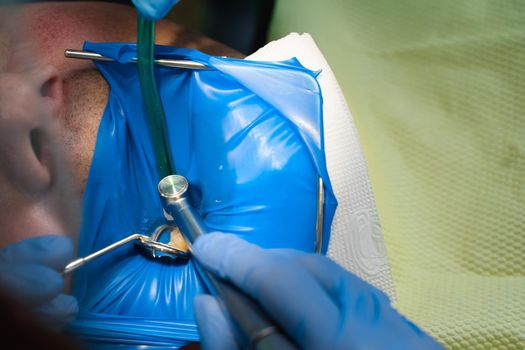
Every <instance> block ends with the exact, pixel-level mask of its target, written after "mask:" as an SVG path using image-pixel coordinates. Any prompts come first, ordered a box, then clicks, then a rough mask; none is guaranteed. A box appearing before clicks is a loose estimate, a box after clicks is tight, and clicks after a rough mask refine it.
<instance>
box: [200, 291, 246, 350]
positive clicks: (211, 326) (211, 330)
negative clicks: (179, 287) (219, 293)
mask: <svg viewBox="0 0 525 350" xmlns="http://www.w3.org/2000/svg"><path fill="white" fill-rule="evenodd" d="M193 311H194V315H195V321H196V322H197V326H198V327H199V334H200V337H201V348H202V349H203V350H208V349H219V350H222V349H224V350H227V349H238V346H237V343H236V342H235V338H234V336H233V332H232V330H231V328H230V321H229V320H228V318H227V316H226V314H225V313H224V312H223V311H222V308H221V306H220V304H219V302H218V300H217V299H216V298H215V297H213V296H211V295H198V296H196V297H195V298H194V299H193Z"/></svg>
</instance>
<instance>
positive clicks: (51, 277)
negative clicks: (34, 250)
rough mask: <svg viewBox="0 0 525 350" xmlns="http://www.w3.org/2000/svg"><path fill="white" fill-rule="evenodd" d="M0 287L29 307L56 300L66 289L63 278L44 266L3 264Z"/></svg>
mask: <svg viewBox="0 0 525 350" xmlns="http://www.w3.org/2000/svg"><path fill="white" fill-rule="evenodd" d="M0 285H1V286H2V288H3V289H5V290H6V291H7V292H8V293H10V294H11V295H13V296H14V297H15V298H16V299H18V300H20V301H21V302H23V303H25V304H27V305H31V306H34V305H39V304H42V303H45V302H47V301H49V300H51V299H52V298H54V297H55V296H56V295H57V294H59V293H60V291H61V290H62V289H63V288H64V280H63V279H62V276H61V275H60V274H59V273H58V272H56V271H54V270H52V269H50V268H48V267H46V266H42V265H36V264H12V265H9V264H2V265H1V266H0Z"/></svg>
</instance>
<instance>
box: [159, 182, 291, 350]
mask: <svg viewBox="0 0 525 350" xmlns="http://www.w3.org/2000/svg"><path fill="white" fill-rule="evenodd" d="M188 188H189V184H188V180H186V178H185V177H184V176H180V175H169V176H167V177H165V178H164V179H162V180H161V181H160V182H159V187H158V190H159V194H160V196H161V201H162V205H163V206H164V210H165V211H166V213H167V214H169V215H171V217H172V218H173V220H174V221H175V223H176V224H177V226H178V227H179V229H180V231H181V233H182V235H183V237H184V238H185V240H186V244H187V245H188V247H189V249H190V251H191V244H192V243H193V242H194V241H195V240H196V239H197V238H198V237H199V236H201V235H203V234H205V233H206V232H207V231H208V230H207V228H206V225H205V223H204V221H203V220H202V218H201V217H200V216H199V215H198V214H197V213H196V211H195V209H194V208H193V207H192V206H191V204H190V202H189V199H188V197H187V191H188ZM194 262H195V266H196V270H197V271H198V273H199V275H200V276H201V278H202V279H203V281H204V283H205V284H206V286H207V287H208V289H209V290H210V292H212V293H213V294H214V295H216V296H219V297H220V299H221V301H222V304H223V306H224V307H225V308H226V311H227V312H228V314H229V315H230V317H231V319H232V320H233V322H234V323H235V326H236V330H237V332H236V337H237V340H238V341H239V342H240V345H241V346H242V348H243V349H257V350H263V349H265V350H266V349H283V350H287V349H297V347H296V346H295V345H294V344H293V343H292V342H291V341H290V340H289V339H288V338H287V337H286V336H285V335H284V334H282V333H281V332H280V330H279V327H278V326H277V325H275V323H274V322H273V321H272V320H271V319H270V317H268V315H267V314H266V312H265V311H264V310H263V309H262V308H261V307H260V306H259V305H258V304H257V303H256V302H255V301H254V300H253V299H251V298H250V297H249V296H247V295H246V294H244V293H243V292H241V291H240V290H239V289H238V288H237V287H235V286H234V285H232V284H230V283H228V282H227V281H225V280H222V279H220V278H217V277H215V276H214V275H212V274H210V273H209V272H207V271H206V270H204V269H203V268H201V267H200V266H199V264H198V261H196V260H194Z"/></svg>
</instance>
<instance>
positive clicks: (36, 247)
mask: <svg viewBox="0 0 525 350" xmlns="http://www.w3.org/2000/svg"><path fill="white" fill-rule="evenodd" d="M73 250H74V247H73V242H72V240H71V238H69V237H67V236H60V235H46V236H37V237H31V238H27V239H25V240H23V241H20V242H16V243H13V244H11V245H9V246H7V247H5V248H4V249H2V250H1V251H0V263H6V264H12V263H22V264H24V263H26V264H43V265H47V266H49V267H51V268H53V269H56V270H59V269H62V268H64V266H65V265H66V264H67V263H68V262H69V261H71V260H72V258H73Z"/></svg>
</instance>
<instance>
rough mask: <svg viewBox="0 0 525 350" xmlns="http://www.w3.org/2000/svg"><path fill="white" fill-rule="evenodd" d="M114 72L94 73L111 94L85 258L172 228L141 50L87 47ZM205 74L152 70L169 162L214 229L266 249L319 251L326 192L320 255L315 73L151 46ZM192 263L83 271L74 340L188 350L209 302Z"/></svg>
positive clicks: (103, 260)
mask: <svg viewBox="0 0 525 350" xmlns="http://www.w3.org/2000/svg"><path fill="white" fill-rule="evenodd" d="M85 49H86V50H88V51H93V52H98V53H101V54H103V55H105V56H108V57H112V58H114V59H116V60H117V61H119V62H97V63H96V65H97V67H98V69H99V70H100V72H101V73H102V74H103V75H104V77H105V78H106V80H107V81H108V82H109V85H110V93H109V100H108V103H107V106H106V110H105V112H104V115H103V117H102V121H101V123H100V127H99V131H98V138H97V143H96V147H95V153H94V157H93V162H92V165H91V170H90V173H89V178H88V183H87V187H86V191H85V200H84V214H83V225H82V230H81V234H80V239H79V248H78V254H79V256H85V255H87V254H89V253H91V252H93V251H95V250H97V249H100V248H102V247H104V246H106V245H108V244H110V243H113V242H115V241H116V240H118V239H121V238H123V237H124V236H127V235H129V234H131V233H135V232H138V233H144V234H150V233H151V232H152V231H153V230H154V229H155V228H156V227H157V226H158V225H160V224H163V223H165V218H164V217H163V212H162V207H161V204H160V200H159V198H158V193H157V183H158V180H159V179H158V175H157V171H156V165H155V163H154V162H155V157H154V153H153V148H152V144H151V139H150V136H149V133H148V127H147V124H146V116H145V115H144V109H143V104H142V97H141V93H140V85H139V80H138V76H137V66H136V64H133V63H126V62H129V60H130V59H131V58H133V57H136V46H135V45H133V44H121V43H109V44H108V43H104V44H94V43H86V44H85ZM156 56H157V57H161V58H172V59H191V60H194V61H197V62H201V63H204V64H206V65H207V66H209V67H210V68H211V69H210V70H200V71H199V70H189V69H174V68H166V67H160V66H157V67H156V78H157V84H158V85H159V90H160V94H161V98H162V101H163V104H164V109H165V111H166V118H167V129H168V135H169V147H170V150H171V156H172V159H173V163H174V165H175V168H176V171H177V173H178V174H181V175H184V176H186V177H187V178H188V180H189V182H190V186H191V187H190V188H191V193H190V195H191V200H192V202H193V203H194V205H195V207H196V208H197V210H198V212H199V213H200V215H202V217H203V218H204V221H205V222H206V224H207V226H208V227H209V228H210V230H218V231H224V232H231V233H234V234H237V235H239V236H242V237H243V238H245V239H246V240H248V241H251V242H254V243H257V244H259V245H261V246H263V247H267V248H278V247H288V248H295V249H300V250H303V251H308V252H313V251H314V246H315V224H316V206H317V178H318V176H321V177H322V178H323V180H324V184H325V208H324V209H325V215H324V222H323V228H324V237H323V238H324V239H323V247H324V250H326V248H327V246H328V239H329V232H330V225H331V221H332V218H333V215H334V212H335V207H336V200H335V198H334V195H333V192H332V190H331V185H330V181H329V178H328V174H327V170H326V164H325V156H324V149H323V132H322V130H323V127H322V109H321V104H322V98H321V93H320V89H319V85H318V83H317V81H316V79H315V73H314V72H311V71H309V70H307V69H305V68H303V67H302V66H301V65H300V63H299V62H298V61H297V60H289V61H285V62H276V63H262V62H254V61H245V60H238V59H228V58H220V57H212V56H207V55H205V54H203V53H201V52H198V51H195V50H188V49H179V48H174V47H163V46H158V47H156ZM203 292H205V291H204V287H203V286H202V284H201V282H200V281H199V278H198V277H197V274H196V271H195V269H194V266H193V265H192V262H191V261H189V262H184V263H180V264H167V263H162V262H159V261H158V260H152V259H151V258H148V257H147V256H145V255H143V254H141V253H140V251H139V250H138V249H137V248H136V247H134V246H133V245H129V246H127V247H123V248H120V249H119V250H117V251H114V252H112V253H111V254H109V255H106V256H103V257H100V258H99V259H97V260H95V261H94V262H92V263H90V264H88V265H86V266H85V267H84V268H82V269H80V270H78V271H77V272H76V273H75V279H74V294H75V296H76V297H77V298H78V300H79V303H80V307H81V313H80V315H79V317H78V319H77V320H76V321H75V322H74V323H73V324H72V325H71V329H70V330H71V331H72V332H74V333H76V334H77V335H80V336H81V337H82V338H83V339H84V340H87V341H88V343H89V345H90V346H91V347H92V348H97V347H98V348H100V347H106V346H107V347H115V346H117V345H120V346H127V347H130V348H136V347H138V346H141V345H142V346H151V347H174V348H176V347H179V346H181V345H183V344H186V343H188V342H189V341H197V340H198V332H197V328H196V326H195V323H194V319H193V305H192V303H193V297H194V296H195V295H196V294H198V293H203Z"/></svg>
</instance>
